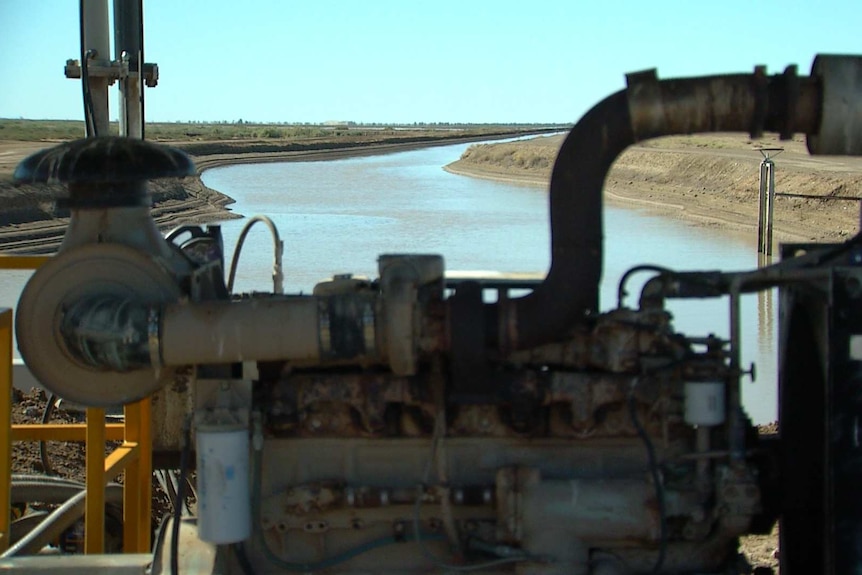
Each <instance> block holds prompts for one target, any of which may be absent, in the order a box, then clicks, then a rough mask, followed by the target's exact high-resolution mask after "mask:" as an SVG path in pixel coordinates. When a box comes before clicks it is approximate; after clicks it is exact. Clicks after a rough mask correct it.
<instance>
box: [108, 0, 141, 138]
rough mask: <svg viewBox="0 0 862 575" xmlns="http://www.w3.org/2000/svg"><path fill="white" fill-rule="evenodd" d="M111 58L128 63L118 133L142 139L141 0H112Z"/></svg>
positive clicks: (121, 80)
mask: <svg viewBox="0 0 862 575" xmlns="http://www.w3.org/2000/svg"><path fill="white" fill-rule="evenodd" d="M114 59H115V60H117V61H119V62H122V63H123V64H124V65H127V66H128V74H127V75H126V76H125V77H123V78H121V79H120V135H121V136H128V137H130V138H138V139H143V138H144V89H143V69H144V27H143V7H142V2H141V0H132V1H131V2H130V1H128V0H114Z"/></svg>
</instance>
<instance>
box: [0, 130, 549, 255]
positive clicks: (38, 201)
mask: <svg viewBox="0 0 862 575" xmlns="http://www.w3.org/2000/svg"><path fill="white" fill-rule="evenodd" d="M542 131H543V130H538V131H536V132H542ZM536 132H533V133H536ZM525 133H530V132H518V133H512V132H511V131H500V132H486V133H482V134H473V135H469V136H464V135H460V134H457V133H445V132H443V133H441V134H439V135H435V136H412V135H406V136H400V135H395V136H382V137H379V138H374V139H372V138H369V137H367V136H360V137H355V138H353V137H343V136H342V137H340V138H338V139H321V138H315V139H311V140H309V141H297V142H284V143H281V142H277V141H276V142H272V141H258V140H252V141H202V142H199V141H177V142H167V143H169V144H171V145H174V146H176V147H178V148H181V149H183V150H185V151H186V152H187V153H188V154H189V155H190V156H191V157H192V159H193V160H194V161H195V165H196V166H197V168H198V176H197V177H190V178H184V179H181V180H157V181H154V182H151V184H150V189H151V191H152V193H153V202H154V208H153V218H154V219H155V220H156V224H157V225H158V226H159V228H160V229H162V230H163V231H164V230H169V229H171V228H173V227H175V226H177V225H179V224H207V223H213V222H217V221H222V220H226V219H232V218H240V217H242V215H240V214H237V213H234V212H232V211H230V208H229V206H230V204H232V203H233V200H232V199H231V198H229V197H228V196H226V195H224V194H222V193H220V192H218V191H217V190H213V189H210V188H208V187H206V186H205V185H204V184H203V182H202V181H201V179H200V174H201V173H203V171H204V170H207V169H210V168H215V167H218V166H224V165H229V164H240V163H264V162H290V161H317V160H319V161H323V160H334V159H340V158H346V157H355V156H368V155H378V154H387V153H393V152H401V151H407V150H414V149H418V148H424V147H430V146H442V145H449V144H455V143H463V142H476V141H482V140H492V139H499V138H507V137H511V136H513V135H523V134H525ZM57 143H59V142H21V141H0V200H2V202H3V203H2V208H0V251H2V252H5V253H13V254H14V253H31V254H32V253H52V252H54V251H56V249H57V247H59V245H60V242H61V241H62V237H63V233H64V231H65V228H66V226H67V224H68V216H69V214H68V212H63V211H62V210H58V209H57V207H56V203H55V202H56V200H57V199H58V198H62V197H65V196H66V194H67V192H66V190H65V188H64V187H63V186H60V185H16V184H13V183H12V178H11V175H12V172H13V171H14V169H15V166H16V165H17V164H18V163H19V162H20V161H21V160H22V159H24V158H25V157H26V156H28V155H30V154H32V153H35V152H37V151H39V150H41V149H43V148H46V147H50V146H52V145H55V144H57Z"/></svg>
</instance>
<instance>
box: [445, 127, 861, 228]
mask: <svg viewBox="0 0 862 575" xmlns="http://www.w3.org/2000/svg"><path fill="white" fill-rule="evenodd" d="M562 141H563V136H553V137H544V138H536V139H534V140H527V141H524V142H512V143H503V144H491V145H487V146H471V147H470V148H469V149H468V150H467V151H466V152H465V153H464V155H463V156H462V158H461V159H460V160H458V161H456V162H454V163H452V164H449V165H448V166H446V169H447V170H448V171H450V172H453V173H458V174H463V175H469V176H475V177H481V178H490V179H498V180H508V181H513V182H519V183H525V184H531V185H539V186H547V185H548V182H549V181H550V174H551V169H552V167H553V162H554V159H555V157H556V154H557V151H558V149H559V147H560V145H561V144H562ZM758 147H784V148H785V151H784V152H782V153H780V154H778V155H777V156H775V163H776V177H775V182H776V191H777V196H776V202H775V226H776V230H775V239H776V241H841V240H844V239H847V238H848V237H850V236H852V235H855V234H856V233H857V232H858V231H859V207H860V201H862V159H860V158H844V157H827V156H816V157H812V156H809V155H808V154H807V152H806V150H805V143H804V139H803V138H796V139H794V140H793V141H789V142H779V141H777V140H776V139H773V138H765V139H763V140H760V141H756V142H752V141H751V140H749V139H748V138H747V136H745V135H744V134H716V135H710V136H679V137H673V138H663V139H660V140H655V141H650V142H645V143H644V144H643V145H639V146H634V147H632V148H629V149H628V150H627V151H626V152H625V153H623V154H622V155H621V156H620V157H619V158H618V160H617V161H616V163H615V164H614V167H613V168H612V169H611V172H610V174H609V176H608V179H607V183H606V186H605V200H606V201H607V202H608V203H609V204H615V205H620V206H624V207H631V208H634V209H641V210H646V211H648V212H650V213H655V214H660V215H664V216H669V217H674V218H679V219H682V220H685V221H687V222H689V223H690V224H692V225H693V226H697V227H716V228H721V229H726V230H730V231H735V232H740V233H743V234H753V237H756V233H757V218H758V209H759V204H758V186H759V168H758V166H759V164H760V161H761V160H762V156H761V155H760V153H759V152H758V151H757V148H758Z"/></svg>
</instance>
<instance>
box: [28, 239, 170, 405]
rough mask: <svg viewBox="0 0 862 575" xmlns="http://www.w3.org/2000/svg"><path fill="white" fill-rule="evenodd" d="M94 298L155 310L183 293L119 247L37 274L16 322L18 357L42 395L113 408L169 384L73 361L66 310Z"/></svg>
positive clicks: (158, 376)
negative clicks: (65, 327)
mask: <svg viewBox="0 0 862 575" xmlns="http://www.w3.org/2000/svg"><path fill="white" fill-rule="evenodd" d="M93 296H109V297H117V298H126V299H131V300H134V301H136V302H140V303H141V304H144V305H146V304H150V305H159V304H162V303H167V302H173V301H177V300H179V299H180V296H181V291H180V289H179V286H177V285H176V282H175V281H174V280H173V279H172V278H171V276H170V275H169V274H168V273H167V272H165V271H164V269H163V268H162V267H161V266H160V265H159V264H158V263H157V262H156V261H155V260H154V259H153V258H151V257H150V256H148V255H147V254H145V253H143V252H140V251H138V250H135V249H132V248H129V247H126V246H122V245H118V244H89V245H84V246H81V247H78V248H75V249H73V250H70V251H68V252H66V253H64V254H61V255H59V256H57V257H56V258H54V259H51V260H49V261H48V262H47V263H46V264H45V265H43V266H42V267H41V268H39V269H38V270H36V272H35V273H34V274H33V276H32V277H31V278H30V281H28V282H27V285H26V286H25V287H24V290H23V291H22V293H21V299H20V300H19V303H18V309H17V314H16V317H15V332H16V336H17V339H18V349H19V350H20V352H21V357H22V358H23V359H24V361H25V363H26V364H27V367H29V368H30V370H31V371H32V372H33V375H34V376H36V379H38V380H39V381H40V382H41V383H42V384H43V385H44V386H45V387H46V388H48V389H49V390H50V391H52V392H54V393H56V394H57V395H58V396H60V397H62V398H64V399H67V400H70V401H73V402H75V403H80V404H82V405H86V406H113V405H121V404H126V403H131V402H133V401H137V400H139V399H143V398H144V397H147V396H148V395H150V394H151V393H153V392H154V391H156V390H158V389H159V388H161V387H162V386H163V385H164V384H165V383H167V382H168V381H169V380H170V379H171V378H172V376H173V372H172V371H171V370H170V369H166V368H162V369H161V370H158V371H154V370H153V369H151V368H144V369H134V370H130V371H126V372H115V371H109V370H106V369H99V368H97V367H93V366H91V365H87V364H86V363H85V362H84V361H82V360H79V359H77V358H76V355H75V353H74V352H73V351H72V350H71V349H70V348H69V346H68V344H67V343H66V340H65V338H64V336H63V333H62V331H61V328H62V325H63V317H64V315H65V312H66V310H68V309H69V308H71V306H72V305H73V304H75V303H76V302H78V301H81V300H82V299H83V298H89V297H93ZM143 335H144V337H147V334H143Z"/></svg>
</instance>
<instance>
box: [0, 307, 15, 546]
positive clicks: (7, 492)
mask: <svg viewBox="0 0 862 575" xmlns="http://www.w3.org/2000/svg"><path fill="white" fill-rule="evenodd" d="M11 489H12V310H11V309H2V310H0V551H5V550H6V549H8V548H9V543H10V540H9V539H10V535H11V532H10V528H11V520H12V519H11V515H12V491H11Z"/></svg>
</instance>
